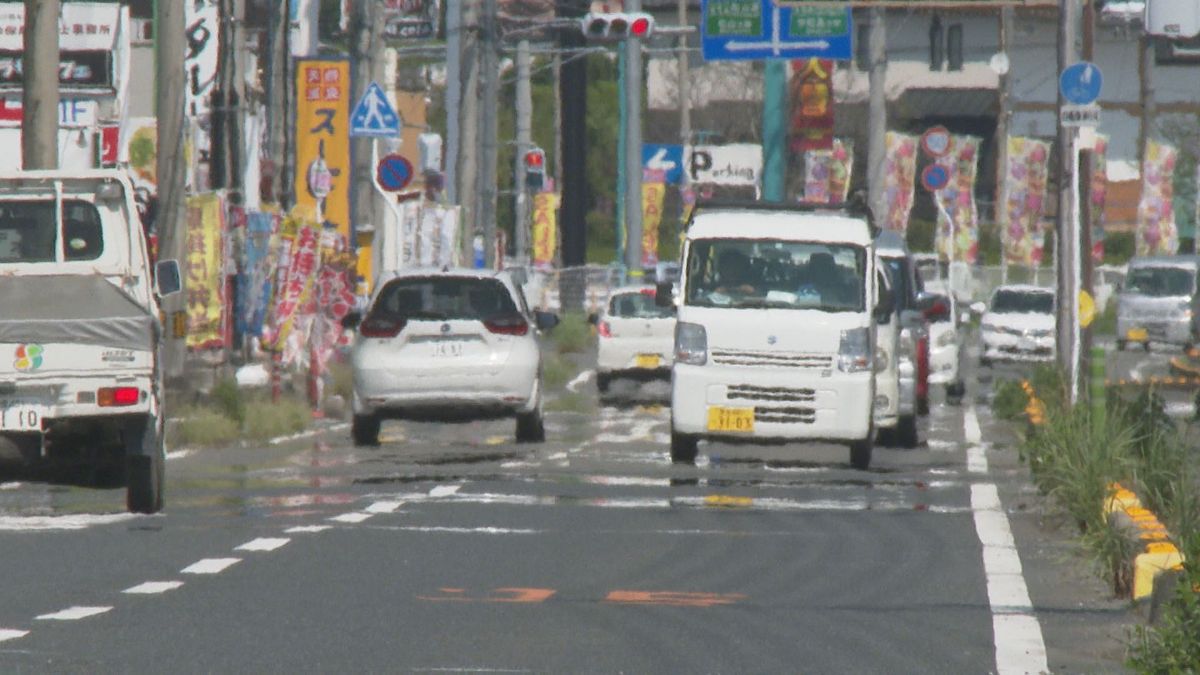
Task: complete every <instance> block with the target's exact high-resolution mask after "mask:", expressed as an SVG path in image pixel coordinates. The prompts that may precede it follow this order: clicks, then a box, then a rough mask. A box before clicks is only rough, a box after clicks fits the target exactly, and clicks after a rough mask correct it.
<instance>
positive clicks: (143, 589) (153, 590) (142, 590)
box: [121, 581, 183, 595]
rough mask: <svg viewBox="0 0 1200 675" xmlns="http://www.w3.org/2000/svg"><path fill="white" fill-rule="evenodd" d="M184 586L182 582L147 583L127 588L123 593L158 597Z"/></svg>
mask: <svg viewBox="0 0 1200 675" xmlns="http://www.w3.org/2000/svg"><path fill="white" fill-rule="evenodd" d="M182 585H183V582H182V581H147V582H146V583H144V584H138V585H137V586H134V587H133V588H126V589H125V590H123V591H121V592H122V593H129V594H130V595H158V594H159V593H166V592H167V591H173V590H175V589H176V588H179V587H180V586H182Z"/></svg>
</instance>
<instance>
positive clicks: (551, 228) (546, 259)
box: [533, 192, 559, 268]
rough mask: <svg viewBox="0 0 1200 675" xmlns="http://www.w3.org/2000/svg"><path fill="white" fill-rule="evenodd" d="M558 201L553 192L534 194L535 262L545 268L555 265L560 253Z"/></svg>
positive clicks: (536, 265) (535, 264) (537, 265)
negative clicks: (556, 256) (556, 255)
mask: <svg viewBox="0 0 1200 675" xmlns="http://www.w3.org/2000/svg"><path fill="white" fill-rule="evenodd" d="M558 202H559V196H558V195H557V194H555V193H553V192H539V193H537V194H535V195H534V196H533V264H534V266H535V267H539V268H544V267H551V266H553V265H554V256H555V254H557V253H558Z"/></svg>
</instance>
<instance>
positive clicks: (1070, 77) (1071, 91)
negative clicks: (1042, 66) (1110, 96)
mask: <svg viewBox="0 0 1200 675" xmlns="http://www.w3.org/2000/svg"><path fill="white" fill-rule="evenodd" d="M1102 86H1104V75H1103V74H1102V73H1101V72H1100V67H1099V66H1097V65H1096V64H1094V63H1089V62H1087V61H1082V62H1080V63H1076V64H1074V65H1071V66H1068V67H1067V69H1066V70H1064V71H1063V72H1062V76H1061V77H1059V78H1058V89H1059V91H1061V92H1062V95H1063V98H1064V99H1066V100H1067V102H1068V103H1072V104H1074V105H1089V104H1092V103H1095V102H1096V99H1098V98H1100V88H1101V87H1102Z"/></svg>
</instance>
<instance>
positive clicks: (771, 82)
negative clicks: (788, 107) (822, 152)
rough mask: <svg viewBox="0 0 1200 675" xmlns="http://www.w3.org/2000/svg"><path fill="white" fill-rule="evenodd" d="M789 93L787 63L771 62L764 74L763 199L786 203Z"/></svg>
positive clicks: (768, 62)
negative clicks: (786, 115) (787, 100)
mask: <svg viewBox="0 0 1200 675" xmlns="http://www.w3.org/2000/svg"><path fill="white" fill-rule="evenodd" d="M786 92H787V61H780V60H778V59H774V60H768V61H767V63H766V67H765V69H764V72H763V110H762V115H763V121H762V125H763V146H762V147H763V172H762V191H763V199H764V200H766V201H768V202H781V201H783V182H784V181H783V173H784V161H783V148H784V145H785V144H786V142H787V138H786V134H784V130H783V118H784V109H785V106H784V96H785V94H786Z"/></svg>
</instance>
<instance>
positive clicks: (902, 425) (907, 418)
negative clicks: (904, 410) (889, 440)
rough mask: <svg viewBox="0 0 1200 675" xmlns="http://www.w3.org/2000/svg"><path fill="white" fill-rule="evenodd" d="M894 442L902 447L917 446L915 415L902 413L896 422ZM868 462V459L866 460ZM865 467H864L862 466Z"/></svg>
mask: <svg viewBox="0 0 1200 675" xmlns="http://www.w3.org/2000/svg"><path fill="white" fill-rule="evenodd" d="M895 434H896V444H897V445H899V446H900V447H902V448H915V447H917V440H918V439H917V417H916V415H902V416H901V417H900V421H899V423H897V424H896V431H895ZM867 461H868V462H870V459H868V460H867ZM863 468H865V467H863Z"/></svg>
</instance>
